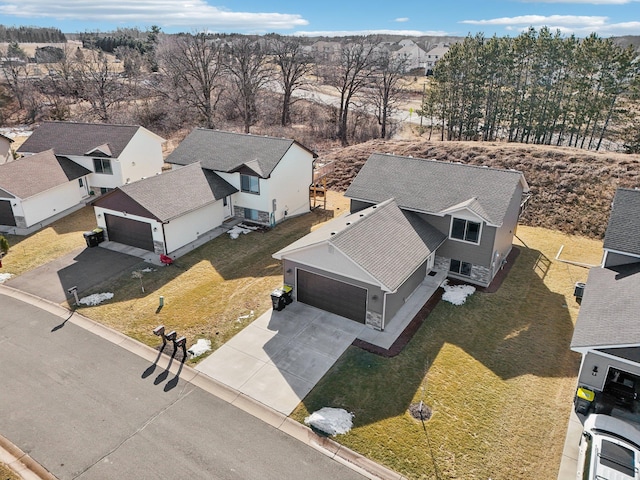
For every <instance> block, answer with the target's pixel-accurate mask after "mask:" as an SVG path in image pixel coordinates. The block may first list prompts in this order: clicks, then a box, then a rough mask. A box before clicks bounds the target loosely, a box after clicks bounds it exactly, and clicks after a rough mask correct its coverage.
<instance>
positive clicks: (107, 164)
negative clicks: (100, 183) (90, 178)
mask: <svg viewBox="0 0 640 480" xmlns="http://www.w3.org/2000/svg"><path fill="white" fill-rule="evenodd" d="M93 170H94V171H95V172H96V173H104V174H105V175H113V170H112V169H111V160H109V159H108V158H94V159H93Z"/></svg>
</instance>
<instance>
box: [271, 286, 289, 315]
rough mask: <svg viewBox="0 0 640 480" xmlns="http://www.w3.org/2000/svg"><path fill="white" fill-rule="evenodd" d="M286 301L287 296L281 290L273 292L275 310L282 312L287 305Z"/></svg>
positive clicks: (272, 301)
mask: <svg viewBox="0 0 640 480" xmlns="http://www.w3.org/2000/svg"><path fill="white" fill-rule="evenodd" d="M285 301H286V299H285V294H284V291H283V290H282V289H281V288H276V289H275V290H274V291H273V292H271V303H272V304H273V309H274V310H276V311H278V312H279V311H280V310H282V309H283V308H284V307H285V305H286V303H285Z"/></svg>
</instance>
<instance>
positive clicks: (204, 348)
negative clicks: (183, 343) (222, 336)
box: [187, 338, 211, 358]
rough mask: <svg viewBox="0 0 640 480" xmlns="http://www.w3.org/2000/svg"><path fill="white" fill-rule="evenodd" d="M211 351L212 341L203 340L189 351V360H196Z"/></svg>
mask: <svg viewBox="0 0 640 480" xmlns="http://www.w3.org/2000/svg"><path fill="white" fill-rule="evenodd" d="M209 350H211V340H206V339H204V338H201V339H199V340H198V341H197V342H196V344H195V345H194V346H193V347H191V348H190V349H189V350H187V353H188V354H189V358H196V357H199V356H200V355H202V354H203V353H205V352H208V351H209Z"/></svg>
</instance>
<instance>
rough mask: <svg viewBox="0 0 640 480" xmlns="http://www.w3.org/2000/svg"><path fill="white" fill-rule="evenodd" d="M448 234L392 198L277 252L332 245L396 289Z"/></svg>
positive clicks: (283, 254)
mask: <svg viewBox="0 0 640 480" xmlns="http://www.w3.org/2000/svg"><path fill="white" fill-rule="evenodd" d="M445 239H446V236H445V235H444V234H443V233H441V232H439V231H438V230H436V229H435V228H433V227H432V226H431V225H429V224H428V223H427V222H425V221H424V220H422V219H421V218H420V217H419V216H418V215H417V214H413V213H411V212H406V213H405V212H403V211H402V210H401V209H400V208H399V207H398V205H397V204H396V202H395V200H393V199H389V200H387V201H385V202H383V203H381V204H379V205H374V206H371V207H369V208H367V209H364V210H361V211H359V212H356V213H351V214H348V215H344V216H341V217H339V218H337V219H335V220H332V221H331V222H328V223H327V224H325V225H323V226H322V227H320V228H319V229H317V230H315V231H313V232H311V233H310V234H308V235H306V236H305V237H303V238H301V239H299V240H297V241H296V242H293V243H292V244H290V245H289V246H287V247H285V248H283V249H282V250H280V251H278V252H276V253H275V254H274V255H273V256H274V258H277V259H282V258H286V256H287V255H288V254H290V253H292V252H295V251H297V250H300V249H304V248H307V247H310V246H313V245H318V244H324V243H326V244H329V245H331V246H333V247H334V248H336V249H337V250H339V251H340V252H342V253H343V254H344V255H345V256H346V257H348V258H349V259H350V260H351V261H353V262H354V263H355V264H357V265H358V266H360V267H361V268H362V269H363V270H365V271H366V272H367V273H369V274H370V275H371V276H372V277H373V278H375V279H376V280H377V281H378V282H380V285H381V286H382V287H383V289H385V290H387V291H390V292H393V291H395V290H397V289H398V288H399V287H400V286H401V285H402V284H403V283H404V281H405V280H406V279H407V278H408V277H409V276H410V275H411V274H412V273H413V272H414V271H415V270H416V268H418V267H419V266H420V265H421V264H422V263H423V262H424V261H425V260H426V259H427V258H428V257H429V255H431V253H432V252H434V251H435V250H436V249H437V248H438V247H439V246H440V245H441V244H442V242H444V240H445Z"/></svg>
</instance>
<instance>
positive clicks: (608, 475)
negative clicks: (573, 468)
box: [576, 414, 640, 480]
mask: <svg viewBox="0 0 640 480" xmlns="http://www.w3.org/2000/svg"><path fill="white" fill-rule="evenodd" d="M638 428H640V425H638ZM638 428H636V427H635V426H634V424H632V423H628V422H625V421H624V420H620V419H618V418H613V417H610V416H608V415H601V414H592V415H589V416H588V417H587V419H586V420H585V422H584V430H583V432H582V437H581V438H580V451H579V454H578V474H577V477H576V478H577V479H578V480H596V479H597V480H640V430H639V429H638Z"/></svg>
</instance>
